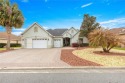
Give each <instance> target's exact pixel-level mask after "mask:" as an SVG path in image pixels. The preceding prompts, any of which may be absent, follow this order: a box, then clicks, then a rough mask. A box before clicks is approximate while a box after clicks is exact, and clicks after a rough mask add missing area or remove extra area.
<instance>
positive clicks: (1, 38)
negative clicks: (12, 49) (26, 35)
mask: <svg viewBox="0 0 125 83" xmlns="http://www.w3.org/2000/svg"><path fill="white" fill-rule="evenodd" d="M7 39H8V37H7V33H6V32H0V43H7ZM10 43H21V37H20V36H16V35H14V34H11V35H10Z"/></svg>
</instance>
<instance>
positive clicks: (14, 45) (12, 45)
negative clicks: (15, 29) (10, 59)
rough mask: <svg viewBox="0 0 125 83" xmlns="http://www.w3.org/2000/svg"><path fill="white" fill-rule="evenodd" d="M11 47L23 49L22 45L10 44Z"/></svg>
mask: <svg viewBox="0 0 125 83" xmlns="http://www.w3.org/2000/svg"><path fill="white" fill-rule="evenodd" d="M10 47H21V44H14V43H12V44H10Z"/></svg>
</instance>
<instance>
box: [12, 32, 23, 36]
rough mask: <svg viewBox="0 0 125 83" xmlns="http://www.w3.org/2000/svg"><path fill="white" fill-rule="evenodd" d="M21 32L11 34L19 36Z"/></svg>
mask: <svg viewBox="0 0 125 83" xmlns="http://www.w3.org/2000/svg"><path fill="white" fill-rule="evenodd" d="M21 33H22V32H12V34H14V35H17V36H19V35H20V34H21Z"/></svg>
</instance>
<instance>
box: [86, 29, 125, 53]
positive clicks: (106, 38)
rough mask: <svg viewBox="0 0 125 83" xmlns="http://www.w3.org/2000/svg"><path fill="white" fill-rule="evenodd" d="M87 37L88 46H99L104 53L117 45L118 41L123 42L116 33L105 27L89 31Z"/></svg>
mask: <svg viewBox="0 0 125 83" xmlns="http://www.w3.org/2000/svg"><path fill="white" fill-rule="evenodd" d="M88 38H89V42H90V43H89V44H90V46H93V47H98V46H101V47H102V48H103V51H104V52H106V53H109V51H110V50H111V49H112V48H113V47H115V46H118V45H119V44H120V43H121V44H125V43H124V42H123V40H122V39H120V38H119V37H118V36H117V35H115V34H114V33H111V32H110V31H109V30H105V29H97V30H94V31H93V32H91V33H89V36H88Z"/></svg>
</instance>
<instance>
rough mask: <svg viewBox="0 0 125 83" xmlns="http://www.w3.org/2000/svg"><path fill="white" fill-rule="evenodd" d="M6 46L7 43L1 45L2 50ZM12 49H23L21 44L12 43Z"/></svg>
mask: <svg viewBox="0 0 125 83" xmlns="http://www.w3.org/2000/svg"><path fill="white" fill-rule="evenodd" d="M5 46H6V43H0V48H4V47H5ZM10 47H21V44H17V43H16V44H15V43H11V44H10Z"/></svg>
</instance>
